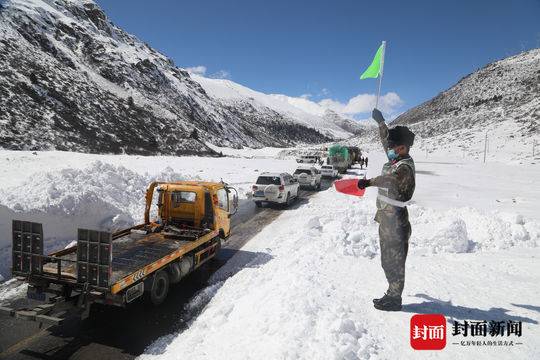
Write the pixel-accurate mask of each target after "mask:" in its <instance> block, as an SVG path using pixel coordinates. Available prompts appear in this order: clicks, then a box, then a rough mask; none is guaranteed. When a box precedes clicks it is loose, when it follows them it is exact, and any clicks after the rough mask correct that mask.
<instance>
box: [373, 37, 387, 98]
mask: <svg viewBox="0 0 540 360" xmlns="http://www.w3.org/2000/svg"><path fill="white" fill-rule="evenodd" d="M382 47H383V48H382V56H381V70H380V71H379V89H378V90H377V100H375V108H377V107H378V106H379V97H380V96H381V85H382V77H383V73H384V53H385V52H386V41H383V42H382Z"/></svg>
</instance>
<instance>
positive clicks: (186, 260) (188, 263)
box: [168, 255, 193, 284]
mask: <svg viewBox="0 0 540 360" xmlns="http://www.w3.org/2000/svg"><path fill="white" fill-rule="evenodd" d="M192 268H193V257H191V256H189V255H185V256H184V257H182V258H181V259H180V260H179V261H175V262H173V263H172V264H170V265H169V273H168V275H169V283H170V284H176V283H178V282H179V281H180V280H181V279H182V278H183V277H184V276H186V275H187V274H189V272H190V271H191V269H192Z"/></svg>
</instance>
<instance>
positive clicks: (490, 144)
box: [348, 49, 540, 161]
mask: <svg viewBox="0 0 540 360" xmlns="http://www.w3.org/2000/svg"><path fill="white" fill-rule="evenodd" d="M391 124H392V125H407V126H409V127H410V128H411V129H412V130H413V131H414V132H415V133H416V135H417V138H416V145H415V147H414V148H413V151H421V153H422V155H424V154H429V153H432V152H434V153H437V152H442V153H446V154H448V155H449V156H458V157H463V158H477V159H483V152H484V146H485V139H486V133H487V139H488V141H487V150H488V152H487V158H488V159H490V160H505V161H506V160H510V161H522V160H524V159H532V160H533V161H534V157H532V147H533V143H534V141H536V144H537V147H536V148H537V150H536V158H540V157H539V156H538V153H539V152H540V151H538V144H540V49H534V50H530V51H527V52H523V53H521V54H518V55H515V56H512V57H509V58H506V59H503V60H500V61H496V62H494V63H491V64H488V65H486V66H485V67H483V68H481V69H479V70H477V71H475V72H473V73H472V74H470V75H467V76H465V77H464V78H462V79H461V80H460V81H459V82H458V83H457V84H456V85H454V86H452V87H451V88H449V89H448V90H446V91H443V92H441V93H440V94H438V95H437V96H436V97H434V98H433V99H431V100H429V101H427V102H425V103H423V104H421V105H419V106H417V107H414V108H412V109H410V110H408V111H407V112H405V113H403V114H401V115H400V116H398V117H397V118H396V119H395V120H394V121H392V123H391ZM348 142H349V143H356V144H357V143H360V144H361V145H362V144H373V146H372V145H366V146H364V147H369V148H375V149H379V143H378V132H377V131H376V128H375V127H373V128H371V130H370V128H369V127H368V128H366V132H365V133H364V134H363V136H361V137H359V138H355V139H351V140H349V141H348ZM427 156H429V155H427Z"/></svg>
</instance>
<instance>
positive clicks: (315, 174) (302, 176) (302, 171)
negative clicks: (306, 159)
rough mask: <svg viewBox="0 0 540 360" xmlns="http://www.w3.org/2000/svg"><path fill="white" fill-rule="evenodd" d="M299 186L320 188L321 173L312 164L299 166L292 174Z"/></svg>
mask: <svg viewBox="0 0 540 360" xmlns="http://www.w3.org/2000/svg"><path fill="white" fill-rule="evenodd" d="M293 176H294V178H295V179H297V180H298V183H299V184H300V186H301V187H310V188H313V189H316V190H320V189H321V173H320V171H319V170H317V168H315V167H313V166H299V167H298V169H296V170H295V172H294V174H293Z"/></svg>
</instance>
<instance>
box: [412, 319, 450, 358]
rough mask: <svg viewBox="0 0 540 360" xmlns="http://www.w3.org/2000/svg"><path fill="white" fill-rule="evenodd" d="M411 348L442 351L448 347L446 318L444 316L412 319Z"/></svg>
mask: <svg viewBox="0 0 540 360" xmlns="http://www.w3.org/2000/svg"><path fill="white" fill-rule="evenodd" d="M411 346H412V348H413V349H415V350H442V349H444V347H445V346H446V318H445V317H444V315H442V314H416V315H413V316H412V317H411Z"/></svg>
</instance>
